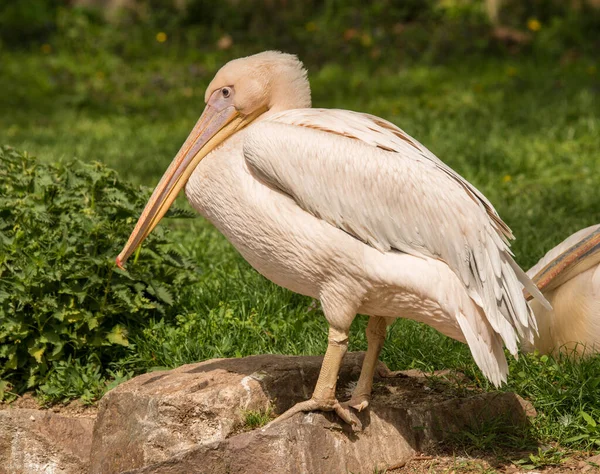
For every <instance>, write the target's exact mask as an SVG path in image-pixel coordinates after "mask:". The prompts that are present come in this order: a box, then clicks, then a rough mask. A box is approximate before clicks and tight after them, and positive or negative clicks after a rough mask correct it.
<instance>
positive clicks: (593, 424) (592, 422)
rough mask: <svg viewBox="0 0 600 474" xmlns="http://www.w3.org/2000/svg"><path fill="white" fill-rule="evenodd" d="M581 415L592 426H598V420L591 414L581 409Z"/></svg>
mask: <svg viewBox="0 0 600 474" xmlns="http://www.w3.org/2000/svg"><path fill="white" fill-rule="evenodd" d="M581 417H582V418H583V419H584V420H585V421H586V423H587V424H588V425H589V426H591V427H592V428H595V427H596V421H595V420H594V419H593V418H592V417H591V416H590V415H588V414H587V413H586V412H584V411H581Z"/></svg>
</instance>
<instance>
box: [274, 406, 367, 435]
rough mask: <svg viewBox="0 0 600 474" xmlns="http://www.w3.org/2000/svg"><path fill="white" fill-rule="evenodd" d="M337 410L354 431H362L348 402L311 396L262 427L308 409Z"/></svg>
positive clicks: (360, 424)
mask: <svg viewBox="0 0 600 474" xmlns="http://www.w3.org/2000/svg"><path fill="white" fill-rule="evenodd" d="M314 410H320V411H335V413H336V414H337V415H338V416H339V417H340V418H341V419H342V420H343V421H345V422H346V423H348V424H349V425H350V426H351V427H352V431H361V430H362V423H361V422H360V420H359V419H358V417H357V416H356V415H355V414H354V413H352V411H351V410H350V409H349V407H347V406H346V404H344V405H342V404H340V403H339V402H338V401H337V400H335V399H333V400H316V399H314V398H311V399H310V400H306V401H304V402H300V403H297V404H296V405H294V406H293V407H292V408H290V409H289V410H287V411H285V412H284V413H282V414H281V415H279V416H278V417H277V418H275V419H274V420H273V421H271V422H270V423H268V424H267V425H265V426H264V427H263V428H262V429H263V430H266V429H268V428H269V427H271V426H273V425H275V424H277V423H279V422H281V421H283V420H287V419H288V418H291V417H292V416H294V415H295V414H296V413H300V412H307V411H314Z"/></svg>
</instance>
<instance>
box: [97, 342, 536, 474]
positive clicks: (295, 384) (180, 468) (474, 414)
mask: <svg viewBox="0 0 600 474" xmlns="http://www.w3.org/2000/svg"><path fill="white" fill-rule="evenodd" d="M362 358H363V354H362V353H354V354H348V355H347V357H346V358H345V361H344V365H343V366H342V369H341V371H340V378H339V382H338V397H339V398H340V399H342V400H343V399H346V398H347V397H349V395H350V391H351V389H352V386H353V384H354V383H355V381H356V379H357V378H358V375H359V372H360V365H361V363H362ZM321 362H322V357H287V356H276V355H266V356H255V357H247V358H243V359H219V360H211V361H207V362H203V363H199V364H191V365H186V366H183V367H179V368H177V369H175V370H171V371H165V372H154V373H150V374H146V375H142V376H139V377H136V378H135V379H132V380H130V381H128V382H126V383H124V384H122V385H120V386H119V387H117V388H116V389H114V390H112V391H111V392H109V393H108V394H106V395H105V397H104V398H103V399H102V400H101V403H100V407H99V413H98V419H97V422H96V425H95V428H94V439H93V444H92V451H91V466H92V467H91V472H92V473H98V474H99V473H103V474H111V473H120V472H123V471H127V472H130V473H153V474H167V473H169V474H170V473H180V472H186V473H214V474H219V473H223V474H224V473H247V474H252V473H265V472H277V473H280V474H286V473H290V474H292V473H293V474H297V473H321V472H322V473H327V472H368V473H371V472H373V470H374V468H378V469H385V468H389V467H391V466H394V467H398V466H401V465H403V464H404V463H406V462H407V461H408V460H409V459H410V458H412V457H413V456H414V455H415V454H416V453H417V452H426V451H427V449H428V448H430V447H432V446H434V445H435V444H436V443H437V442H439V441H441V440H443V439H445V438H446V437H447V436H448V435H449V434H451V433H453V432H456V431H458V430H460V429H461V428H464V427H465V426H472V425H477V424H479V423H482V422H485V421H490V420H492V419H497V418H498V417H502V418H503V419H504V420H506V422H507V423H510V424H512V425H519V424H522V423H524V422H525V420H526V419H527V413H528V411H531V410H530V406H528V404H527V403H526V402H525V401H523V400H522V399H521V398H520V397H518V396H517V395H515V394H512V393H487V394H481V395H475V396H470V397H467V398H458V397H457V396H456V394H455V393H452V390H451V389H448V386H447V385H444V384H445V382H439V380H438V381H437V382H436V383H434V384H430V383H429V381H428V379H427V377H424V376H423V374H422V373H412V374H411V375H406V373H400V374H398V376H396V377H394V378H385V379H382V378H376V380H375V388H374V396H373V400H372V403H371V407H370V410H366V411H364V412H362V413H360V415H359V417H360V418H361V421H362V423H363V426H364V427H365V429H364V431H363V432H360V433H353V432H351V430H349V428H348V427H347V426H345V425H343V424H341V423H340V422H339V420H338V419H337V418H336V417H335V416H334V415H333V414H331V413H325V414H322V413H308V414H298V415H296V416H295V417H293V418H291V419H289V420H286V421H285V422H282V423H280V424H276V425H274V426H272V427H270V428H269V429H256V430H254V431H245V432H244V429H245V427H244V411H245V410H265V409H266V407H267V406H268V405H269V404H272V406H273V409H274V411H275V412H276V413H281V412H283V411H284V410H286V409H287V408H290V407H291V406H293V405H294V404H295V403H297V402H299V401H302V400H305V399H307V398H309V397H310V395H311V393H312V390H313V388H314V385H315V383H316V379H317V376H318V373H319V369H320V366H321ZM442 378H443V377H440V378H439V379H440V380H441V379H442Z"/></svg>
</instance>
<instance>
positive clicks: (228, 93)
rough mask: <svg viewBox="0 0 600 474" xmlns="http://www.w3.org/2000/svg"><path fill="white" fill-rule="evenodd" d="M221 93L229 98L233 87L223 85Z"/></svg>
mask: <svg viewBox="0 0 600 474" xmlns="http://www.w3.org/2000/svg"><path fill="white" fill-rule="evenodd" d="M221 94H223V97H225V98H226V99H227V97H229V96H230V95H231V89H230V88H229V87H223V89H221Z"/></svg>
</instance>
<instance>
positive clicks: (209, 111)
mask: <svg viewBox="0 0 600 474" xmlns="http://www.w3.org/2000/svg"><path fill="white" fill-rule="evenodd" d="M253 118H254V116H244V115H241V114H239V112H238V111H237V110H236V109H235V107H233V106H228V107H214V106H212V105H211V102H209V103H208V105H207V106H206V108H205V109H204V112H203V113H202V115H201V116H200V119H198V122H197V123H196V125H195V126H194V128H193V130H192V131H191V133H190V134H189V136H188V137H187V139H186V141H185V143H184V144H183V146H182V147H181V149H180V150H179V152H178V153H177V156H175V159H174V160H173V161H172V162H171V164H170V165H169V168H168V169H167V171H166V172H165V174H164V175H163V177H162V178H161V180H160V182H159V183H158V186H156V189H155V190H154V192H153V193H152V196H151V197H150V200H149V201H148V203H147V204H146V207H145V208H144V211H143V212H142V215H141V216H140V218H139V220H138V222H137V224H136V226H135V229H134V230H133V232H132V233H131V236H130V237H129V240H128V241H127V244H125V247H124V248H123V250H122V251H121V253H120V254H119V256H118V257H117V260H116V263H117V266H118V267H119V268H121V269H122V268H123V264H124V263H125V262H126V261H127V259H128V258H129V256H130V255H131V254H132V253H133V252H134V251H135V250H136V249H137V248H138V247H139V246H140V244H141V243H142V242H143V241H144V239H145V238H146V237H147V236H148V234H150V232H152V230H153V229H154V228H155V227H156V225H157V224H158V222H159V221H160V220H161V219H162V217H163V216H164V215H165V213H166V212H167V210H168V209H169V207H170V206H171V204H172V203H173V201H174V200H175V198H176V197H177V194H178V193H179V191H181V189H182V188H183V187H184V186H185V184H186V183H187V181H188V179H189V177H190V175H191V174H192V172H193V171H194V169H195V168H196V166H197V165H198V163H200V161H201V160H202V158H204V157H205V156H206V155H207V154H208V153H210V152H211V151H212V150H213V149H214V148H215V147H216V146H218V145H219V144H220V143H222V142H223V141H224V140H225V139H227V137H229V136H230V135H232V134H234V133H235V132H236V131H237V130H239V129H241V128H242V127H244V126H245V125H247V123H249V122H250V121H251V120H252V119H253Z"/></svg>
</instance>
